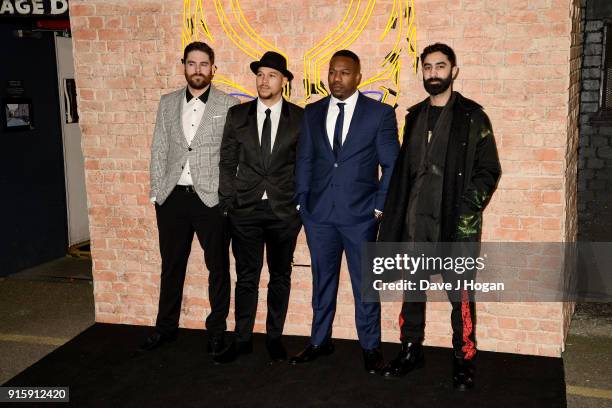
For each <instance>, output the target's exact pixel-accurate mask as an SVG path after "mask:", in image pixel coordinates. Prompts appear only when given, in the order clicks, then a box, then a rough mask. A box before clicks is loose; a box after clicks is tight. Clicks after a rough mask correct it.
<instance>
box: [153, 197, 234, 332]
mask: <svg viewBox="0 0 612 408" xmlns="http://www.w3.org/2000/svg"><path fill="white" fill-rule="evenodd" d="M155 212H156V215H157V228H158V230H159V249H160V253H161V259H162V272H161V288H160V295H159V310H158V312H157V322H156V327H157V330H158V331H159V332H161V333H164V334H169V333H172V332H174V331H175V330H176V329H177V328H178V323H179V317H180V312H181V301H182V299H183V284H184V282H185V273H186V271H187V261H188V259H189V254H190V252H191V243H192V241H193V234H194V232H195V233H196V234H197V236H198V241H199V242H200V245H201V246H202V249H203V250H204V261H205V263H206V268H207V269H208V271H209V275H208V297H209V300H210V307H211V311H210V314H209V315H208V317H207V318H206V329H207V330H209V331H210V333H211V334H220V333H222V332H223V331H225V329H226V322H225V321H226V319H227V315H228V313H229V305H230V285H231V284H230V274H229V228H228V225H227V218H226V217H224V216H223V215H222V214H221V212H220V210H219V208H218V206H214V207H207V206H206V205H204V203H202V200H200V198H199V197H198V195H197V194H196V193H195V192H187V191H181V190H179V189H178V188H177V189H175V190H174V191H173V192H172V193H171V194H170V196H169V197H168V198H167V199H166V201H165V202H164V204H163V205H157V204H156V205H155Z"/></svg>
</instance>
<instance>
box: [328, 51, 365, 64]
mask: <svg viewBox="0 0 612 408" xmlns="http://www.w3.org/2000/svg"><path fill="white" fill-rule="evenodd" d="M335 57H346V58H350V59H352V60H353V61H355V62H356V63H357V66H359V67H361V61H359V57H358V56H357V54H355V53H354V52H353V51H351V50H339V51H336V52H334V55H332V59H333V58H335ZM330 61H331V60H330Z"/></svg>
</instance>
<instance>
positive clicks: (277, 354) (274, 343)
mask: <svg viewBox="0 0 612 408" xmlns="http://www.w3.org/2000/svg"><path fill="white" fill-rule="evenodd" d="M266 349H267V350H268V354H269V355H270V361H271V362H274V363H278V362H281V361H285V360H287V350H286V349H285V347H284V346H283V343H282V342H281V340H280V339H272V340H267V341H266Z"/></svg>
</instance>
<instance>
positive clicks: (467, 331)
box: [461, 290, 476, 360]
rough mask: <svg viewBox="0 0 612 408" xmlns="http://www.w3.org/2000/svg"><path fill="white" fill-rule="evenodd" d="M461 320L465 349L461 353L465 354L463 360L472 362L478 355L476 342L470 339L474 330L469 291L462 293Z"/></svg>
mask: <svg viewBox="0 0 612 408" xmlns="http://www.w3.org/2000/svg"><path fill="white" fill-rule="evenodd" d="M461 320H462V321H463V347H462V348H461V351H463V353H464V355H463V358H464V359H465V360H471V359H472V357H474V355H475V354H476V347H474V342H473V341H472V340H471V339H470V335H471V334H472V330H473V329H474V328H473V325H472V313H471V311H470V299H469V298H468V293H467V290H463V291H461Z"/></svg>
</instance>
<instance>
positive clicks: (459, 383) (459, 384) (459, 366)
mask: <svg viewBox="0 0 612 408" xmlns="http://www.w3.org/2000/svg"><path fill="white" fill-rule="evenodd" d="M475 371H476V367H475V366H474V362H473V361H472V360H464V359H463V358H460V357H454V361H453V386H454V387H455V389H456V390H459V391H465V390H468V389H470V388H473V387H474V372H475Z"/></svg>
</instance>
